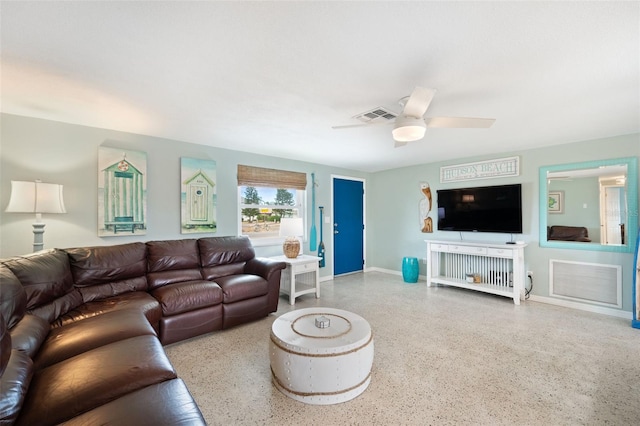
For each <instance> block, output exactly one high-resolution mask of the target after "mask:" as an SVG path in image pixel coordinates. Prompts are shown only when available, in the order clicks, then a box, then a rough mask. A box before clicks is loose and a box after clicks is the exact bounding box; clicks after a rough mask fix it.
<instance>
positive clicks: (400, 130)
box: [391, 115, 427, 142]
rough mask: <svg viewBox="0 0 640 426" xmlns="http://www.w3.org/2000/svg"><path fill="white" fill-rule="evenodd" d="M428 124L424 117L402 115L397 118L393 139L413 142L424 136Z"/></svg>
mask: <svg viewBox="0 0 640 426" xmlns="http://www.w3.org/2000/svg"><path fill="white" fill-rule="evenodd" d="M426 131H427V124H426V123H425V122H424V119H422V118H416V117H410V116H407V115H401V116H399V117H398V118H396V122H395V124H394V128H393V131H392V132H391V133H392V134H393V139H394V140H395V141H397V142H413V141H417V140H420V139H422V138H423V137H424V134H425V132H426Z"/></svg>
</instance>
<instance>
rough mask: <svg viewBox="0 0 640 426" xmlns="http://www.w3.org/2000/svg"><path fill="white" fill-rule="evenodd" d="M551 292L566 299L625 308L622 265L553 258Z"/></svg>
mask: <svg viewBox="0 0 640 426" xmlns="http://www.w3.org/2000/svg"><path fill="white" fill-rule="evenodd" d="M549 278H550V280H549V293H550V294H551V295H552V296H556V297H560V298H563V299H571V300H576V301H580V302H590V303H595V304H598V305H605V306H611V307H615V308H622V267H621V266H620V265H602V264H599V263H584V262H570V261H565V260H556V259H551V260H549Z"/></svg>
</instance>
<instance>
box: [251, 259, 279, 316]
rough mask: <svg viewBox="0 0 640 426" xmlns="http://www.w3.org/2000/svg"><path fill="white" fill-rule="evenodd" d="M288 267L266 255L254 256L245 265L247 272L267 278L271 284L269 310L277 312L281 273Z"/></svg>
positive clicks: (269, 284)
mask: <svg viewBox="0 0 640 426" xmlns="http://www.w3.org/2000/svg"><path fill="white" fill-rule="evenodd" d="M286 267H287V264H286V263H284V262H278V261H276V260H272V259H267V258H265V257H254V258H253V259H250V260H248V261H247V263H246V264H245V266H244V273H245V274H252V275H258V276H261V277H262V278H264V279H265V280H267V283H268V286H269V292H268V294H267V298H268V302H267V304H268V311H269V312H275V311H277V310H278V299H279V298H280V275H281V274H282V270H283V269H284V268H286Z"/></svg>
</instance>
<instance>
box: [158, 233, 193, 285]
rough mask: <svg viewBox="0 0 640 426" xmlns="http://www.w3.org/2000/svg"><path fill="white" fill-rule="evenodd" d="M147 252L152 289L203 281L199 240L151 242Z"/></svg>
mask: <svg viewBox="0 0 640 426" xmlns="http://www.w3.org/2000/svg"><path fill="white" fill-rule="evenodd" d="M147 250H148V253H149V254H148V257H147V259H148V274H147V281H148V282H149V288H150V289H154V288H158V287H161V286H164V285H168V284H173V283H179V282H184V281H194V280H201V279H202V274H201V273H200V254H199V252H198V241H197V240H194V239H185V240H168V241H149V242H148V243H147Z"/></svg>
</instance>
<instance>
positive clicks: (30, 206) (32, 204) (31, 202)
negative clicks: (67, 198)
mask: <svg viewBox="0 0 640 426" xmlns="http://www.w3.org/2000/svg"><path fill="white" fill-rule="evenodd" d="M5 211H6V212H10V213H66V212H67V211H66V210H65V208H64V199H63V197H62V185H58V184H55V183H42V182H39V181H35V182H25V181H16V180H12V181H11V198H10V199H9V205H8V206H7V208H6V209H5Z"/></svg>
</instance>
